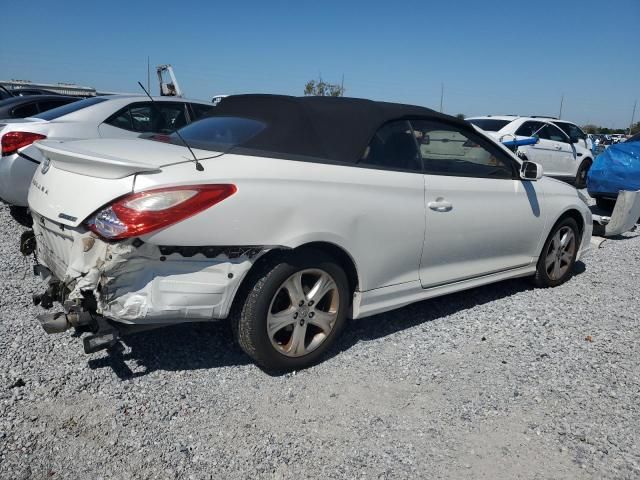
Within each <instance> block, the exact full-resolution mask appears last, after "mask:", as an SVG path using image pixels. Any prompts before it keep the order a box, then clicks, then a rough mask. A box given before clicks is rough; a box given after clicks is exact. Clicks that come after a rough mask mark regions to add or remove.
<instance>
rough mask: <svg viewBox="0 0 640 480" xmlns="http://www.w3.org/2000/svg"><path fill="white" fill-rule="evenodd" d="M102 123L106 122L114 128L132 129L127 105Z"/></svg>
mask: <svg viewBox="0 0 640 480" xmlns="http://www.w3.org/2000/svg"><path fill="white" fill-rule="evenodd" d="M104 123H107V124H109V125H111V126H113V127H116V128H123V129H125V130H133V126H132V125H131V114H130V113H129V107H126V108H123V109H122V110H120V111H119V112H116V113H114V114H113V115H111V117H109V118H108V119H107V120H106V121H105V122H104Z"/></svg>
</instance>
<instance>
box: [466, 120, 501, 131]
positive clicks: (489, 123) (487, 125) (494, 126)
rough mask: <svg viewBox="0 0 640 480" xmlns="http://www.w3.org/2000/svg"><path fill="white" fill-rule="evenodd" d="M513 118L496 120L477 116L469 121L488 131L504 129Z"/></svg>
mask: <svg viewBox="0 0 640 480" xmlns="http://www.w3.org/2000/svg"><path fill="white" fill-rule="evenodd" d="M511 122H512V120H495V119H492V118H476V119H471V120H469V123H473V124H474V125H475V126H476V127H479V128H481V129H482V130H485V131H487V132H497V131H498V130H502V128H503V127H505V126H507V125H509V124H510V123H511Z"/></svg>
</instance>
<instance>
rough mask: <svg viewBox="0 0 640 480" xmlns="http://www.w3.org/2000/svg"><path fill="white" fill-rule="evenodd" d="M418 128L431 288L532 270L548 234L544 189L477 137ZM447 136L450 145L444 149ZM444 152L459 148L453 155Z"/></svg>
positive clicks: (423, 274)
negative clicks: (435, 142) (524, 177)
mask: <svg viewBox="0 0 640 480" xmlns="http://www.w3.org/2000/svg"><path fill="white" fill-rule="evenodd" d="M411 123H412V126H413V129H414V135H415V137H416V138H417V139H418V142H419V144H420V154H421V157H422V161H423V165H424V167H423V168H424V171H425V175H424V181H425V217H426V218H425V220H426V229H425V237H424V246H423V252H422V258H421V261H420V281H421V283H422V286H423V288H430V287H435V286H438V285H443V284H447V283H452V282H459V281H463V280H467V279H471V278H475V277H479V276H483V275H487V274H491V273H496V272H501V271H505V270H510V269H514V268H518V267H522V266H526V265H529V264H530V263H531V262H532V261H533V259H534V257H535V256H536V255H537V252H536V249H537V248H538V244H539V242H540V238H541V235H542V230H543V227H544V218H543V214H542V212H541V205H542V201H541V190H540V188H539V185H537V184H536V183H535V182H530V181H523V180H520V178H519V175H518V167H519V163H518V162H517V161H516V160H515V159H513V158H512V157H511V156H510V155H509V154H508V153H506V152H504V151H503V150H502V149H501V148H500V147H498V146H497V145H495V144H493V143H492V142H491V141H489V140H487V139H486V138H484V137H483V136H481V135H480V134H478V133H476V132H472V131H468V130H466V129H465V130H462V129H460V128H459V127H458V126H454V125H449V124H446V123H440V122H435V121H432V120H413V121H412V122H411ZM446 135H448V136H449V138H450V139H451V141H450V142H442V139H443V138H445V136H446ZM434 137H435V138H438V139H439V140H440V143H439V144H438V145H437V146H436V147H434V146H433V143H432V141H431V140H432V138H434ZM461 138H464V139H465V140H464V144H463V145H464V147H465V148H464V150H463V151H462V152H461V151H460V149H459V147H458V145H457V142H458V141H459V140H460V139H461ZM444 145H451V147H452V148H451V154H450V155H445V152H444V151H443V150H444V148H443V146H444Z"/></svg>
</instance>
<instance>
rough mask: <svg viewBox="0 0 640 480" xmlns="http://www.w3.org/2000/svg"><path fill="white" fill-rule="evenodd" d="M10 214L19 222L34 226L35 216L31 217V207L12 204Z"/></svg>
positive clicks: (26, 225) (24, 225) (25, 225)
mask: <svg viewBox="0 0 640 480" xmlns="http://www.w3.org/2000/svg"><path fill="white" fill-rule="evenodd" d="M9 214H10V215H11V216H12V217H13V219H14V220H15V221H16V222H18V223H19V224H20V225H22V226H23V227H29V228H31V227H33V217H31V214H30V213H29V209H28V208H27V207H17V206H15V205H10V206H9Z"/></svg>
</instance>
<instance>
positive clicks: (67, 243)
mask: <svg viewBox="0 0 640 480" xmlns="http://www.w3.org/2000/svg"><path fill="white" fill-rule="evenodd" d="M34 232H35V235H36V240H37V245H38V247H37V254H38V259H39V261H40V263H42V264H43V265H44V266H46V267H47V268H48V269H49V270H51V272H52V273H53V275H54V276H55V277H57V278H58V279H59V280H61V281H63V282H64V283H65V284H66V285H67V286H68V288H69V289H70V294H69V297H68V298H69V299H71V300H74V299H82V298H83V294H82V292H85V291H90V292H93V293H94V295H95V297H96V299H97V302H98V310H97V312H98V313H99V314H101V315H104V316H105V317H107V318H110V319H113V320H116V321H119V322H123V323H131V324H153V323H175V322H181V321H197V320H213V319H217V318H225V317H226V316H227V314H228V311H229V308H230V306H231V301H232V299H233V295H234V294H235V291H236V290H237V288H238V286H239V284H240V282H241V280H242V279H243V278H244V276H245V274H246V273H247V272H248V271H249V269H250V268H251V265H252V264H253V260H251V259H249V258H248V257H247V256H241V257H238V258H233V259H230V258H228V257H226V256H225V255H223V254H220V255H218V256H217V257H216V258H206V257H205V256H204V255H202V254H196V255H194V256H193V257H190V258H186V257H183V256H181V255H180V254H177V253H174V254H171V255H166V256H163V255H162V254H161V253H160V250H159V248H158V247H157V246H155V245H151V244H147V243H143V244H142V245H140V246H138V247H135V246H134V245H133V241H130V240H129V241H123V242H117V243H108V242H105V241H103V240H101V239H99V238H96V236H95V235H94V234H93V233H91V232H89V231H83V230H81V229H71V228H68V227H67V228H65V229H64V230H62V229H60V227H59V226H58V225H56V224H55V223H54V222H51V221H49V220H46V219H42V218H41V217H37V216H36V221H35V222H34Z"/></svg>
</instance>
